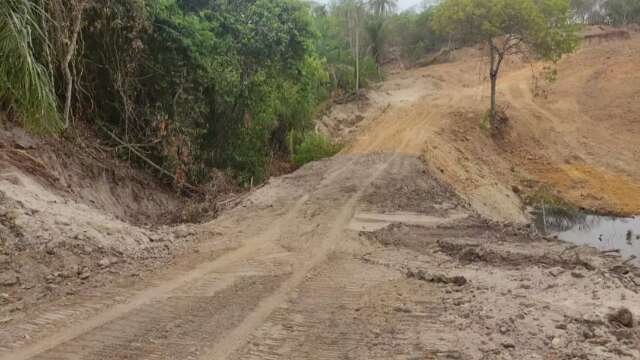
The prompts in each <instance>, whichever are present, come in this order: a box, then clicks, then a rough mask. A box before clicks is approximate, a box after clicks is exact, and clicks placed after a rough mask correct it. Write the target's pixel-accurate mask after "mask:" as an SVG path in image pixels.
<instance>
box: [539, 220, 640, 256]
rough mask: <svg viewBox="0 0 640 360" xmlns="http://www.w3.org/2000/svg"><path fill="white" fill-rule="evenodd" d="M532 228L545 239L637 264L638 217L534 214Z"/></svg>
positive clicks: (638, 252) (639, 228)
mask: <svg viewBox="0 0 640 360" xmlns="http://www.w3.org/2000/svg"><path fill="white" fill-rule="evenodd" d="M534 214H535V216H536V227H537V228H538V229H539V230H541V231H543V232H544V233H546V234H548V235H553V236H557V237H558V239H560V240H564V241H567V242H571V243H574V244H576V245H589V246H593V247H595V248H597V249H600V250H603V251H605V250H618V251H619V253H620V255H621V256H622V257H623V258H625V259H633V262H634V263H636V264H640V216H636V217H626V218H623V217H614V216H601V215H592V214H585V213H580V212H578V213H572V214H566V213H561V214H557V213H553V212H551V213H549V212H547V213H545V214H544V215H543V213H542V211H536V212H535V213H534Z"/></svg>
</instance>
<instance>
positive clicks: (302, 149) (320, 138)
mask: <svg viewBox="0 0 640 360" xmlns="http://www.w3.org/2000/svg"><path fill="white" fill-rule="evenodd" d="M338 151H340V146H338V145H335V144H332V143H331V141H330V140H329V139H327V137H326V136H324V135H321V134H307V135H306V136H305V137H304V140H303V141H302V143H301V144H300V145H298V146H297V147H296V149H295V152H294V154H293V163H294V164H295V165H296V166H302V165H304V164H306V163H309V162H312V161H317V160H320V159H324V158H328V157H331V156H333V155H335V154H336V153H337V152H338Z"/></svg>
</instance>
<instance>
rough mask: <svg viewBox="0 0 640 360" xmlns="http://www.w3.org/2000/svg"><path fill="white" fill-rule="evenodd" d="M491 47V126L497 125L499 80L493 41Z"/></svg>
mask: <svg viewBox="0 0 640 360" xmlns="http://www.w3.org/2000/svg"><path fill="white" fill-rule="evenodd" d="M489 47H490V48H491V65H490V66H491V69H490V70H489V78H491V126H492V127H493V125H495V123H496V117H497V111H496V82H497V81H498V72H497V71H496V69H495V63H496V50H495V48H494V46H493V43H490V45H489Z"/></svg>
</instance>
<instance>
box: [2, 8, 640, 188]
mask: <svg viewBox="0 0 640 360" xmlns="http://www.w3.org/2000/svg"><path fill="white" fill-rule="evenodd" d="M567 1H568V0H509V1H507V0H445V1H443V2H442V3H441V4H440V5H434V4H435V3H437V2H436V1H426V2H425V4H427V5H425V6H424V7H423V8H422V10H412V11H405V12H402V13H397V12H396V8H397V2H396V1H395V0H332V1H330V2H329V3H327V4H318V3H312V2H308V1H306V0H281V1H271V0H237V1H226V0H207V1H203V0H152V1H141V0H133V1H132V0H105V1H100V2H90V1H87V0H68V1H67V0H49V1H43V0H0V110H2V111H8V112H9V114H10V115H11V116H10V117H11V118H14V119H17V120H18V121H20V122H22V124H23V125H24V126H25V127H27V128H29V129H31V130H34V131H38V132H47V133H58V132H60V131H62V130H65V129H66V130H65V131H73V130H74V129H75V126H74V124H76V123H77V122H79V121H80V122H83V123H84V124H88V125H89V127H90V128H95V129H97V131H98V132H99V133H100V134H102V135H103V136H104V139H105V141H106V142H107V143H108V144H110V145H112V147H113V149H114V150H115V152H116V153H117V154H118V155H119V156H120V157H122V158H123V159H128V160H131V161H133V162H136V163H138V164H140V165H141V166H145V167H148V168H149V169H153V171H158V172H159V173H161V174H163V175H164V176H167V177H168V178H170V179H171V180H172V181H174V182H175V183H176V184H177V185H181V184H184V183H190V184H198V183H201V182H206V181H207V180H208V178H209V173H210V171H211V169H212V168H218V169H223V170H225V171H226V172H227V173H229V174H231V175H232V176H234V177H235V178H236V179H237V180H238V181H239V182H241V183H250V182H251V181H254V182H259V181H260V180H262V179H263V178H264V177H265V176H266V174H268V172H269V171H268V169H267V167H268V166H269V163H270V159H271V158H273V157H274V156H280V157H281V158H291V159H294V160H295V159H296V158H297V159H302V158H305V157H306V155H302V154H301V153H300V151H299V150H302V152H305V151H307V150H308V148H309V147H318V148H320V149H323V148H324V147H325V146H324V145H323V142H322V141H320V140H319V139H320V138H319V137H318V136H316V135H306V136H300V135H296V134H309V133H310V131H311V129H312V118H313V116H314V114H315V112H316V109H317V108H318V106H319V105H320V104H321V103H323V102H325V101H327V100H330V99H332V98H351V97H353V96H354V95H358V93H359V91H360V89H362V88H364V87H367V86H369V84H371V83H372V82H375V81H378V80H380V79H382V78H383V76H384V72H383V67H384V65H385V64H386V63H387V62H389V61H402V62H405V63H407V62H409V63H411V62H414V61H418V60H419V59H421V58H423V57H424V56H425V54H428V53H434V52H437V51H438V50H439V49H440V48H442V47H444V46H446V47H451V46H454V44H455V45H457V46H460V45H464V44H467V43H471V42H478V41H481V42H484V43H486V44H487V45H488V48H489V49H490V53H491V59H492V61H491V69H490V77H491V79H492V85H493V89H494V90H493V91H492V93H493V98H494V100H493V101H492V113H493V114H494V116H495V83H496V81H497V78H498V73H499V70H500V65H501V63H502V61H503V59H504V57H506V56H508V55H510V54H512V53H516V52H522V51H532V52H534V53H535V54H536V55H538V56H540V57H542V58H545V59H551V60H557V59H558V58H559V57H560V56H561V55H562V54H563V53H566V52H568V51H571V50H572V49H573V46H574V45H575V37H574V36H573V26H571V21H574V22H600V23H609V24H616V25H618V24H619V25H623V24H628V23H630V22H634V21H636V22H637V21H638V20H639V19H640V5H639V4H640V2H639V1H640V0H602V1H600V2H598V3H597V4H600V5H601V6H596V5H597V4H596V1H597V0H572V1H571V7H569V3H568V2H567ZM303 145H304V146H303ZM310 152H311V153H315V152H318V153H323V154H325V153H329V152H328V151H327V152H325V151H320V150H318V151H316V150H313V151H310ZM306 158H316V156H310V157H306ZM304 161H307V160H300V161H298V160H296V162H298V163H300V162H304Z"/></svg>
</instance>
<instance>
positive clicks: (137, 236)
mask: <svg viewBox="0 0 640 360" xmlns="http://www.w3.org/2000/svg"><path fill="white" fill-rule="evenodd" d="M99 149H100V148H99V147H97V146H94V147H91V148H90V147H82V146H80V145H72V144H70V143H68V142H66V141H59V140H56V139H39V138H36V137H32V136H30V135H28V134H26V133H25V132H23V131H22V130H20V129H18V128H6V129H1V130H0V274H2V275H1V276H0V294H1V295H2V298H1V299H0V317H2V314H4V315H7V314H10V313H13V312H16V311H26V309H28V308H29V307H30V306H31V305H33V304H37V303H38V302H42V301H43V300H44V299H45V298H46V299H49V300H51V299H54V298H59V297H61V296H65V295H68V294H71V293H74V292H76V291H79V290H80V289H82V288H85V287H87V286H98V285H100V284H103V283H105V282H109V281H111V280H112V278H114V277H117V276H114V275H122V274H135V273H139V272H140V271H143V270H144V269H148V268H154V267H157V266H160V265H161V264H164V263H166V262H167V261H169V260H170V259H171V257H172V256H174V255H175V254H177V253H180V252H183V251H185V249H187V248H188V246H187V245H188V243H189V242H191V241H193V240H195V239H196V238H197V231H196V230H195V228H192V227H190V226H187V225H181V226H173V227H171V226H164V225H161V224H162V223H165V222H166V220H167V218H168V216H167V214H170V213H175V212H180V211H181V209H182V208H183V207H184V206H185V205H186V204H187V203H188V200H187V199H184V198H180V197H179V196H178V195H176V193H175V191H173V190H172V189H171V188H169V187H167V186H166V185H163V184H161V183H158V182H157V180H154V179H152V178H151V177H149V176H146V175H144V174H143V173H141V172H139V171H136V170H135V169H132V168H131V167H129V166H128V165H126V164H124V163H121V162H119V161H117V160H115V159H112V158H109V156H108V155H105V154H99V153H98V151H99ZM91 151H93V152H94V153H91Z"/></svg>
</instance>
